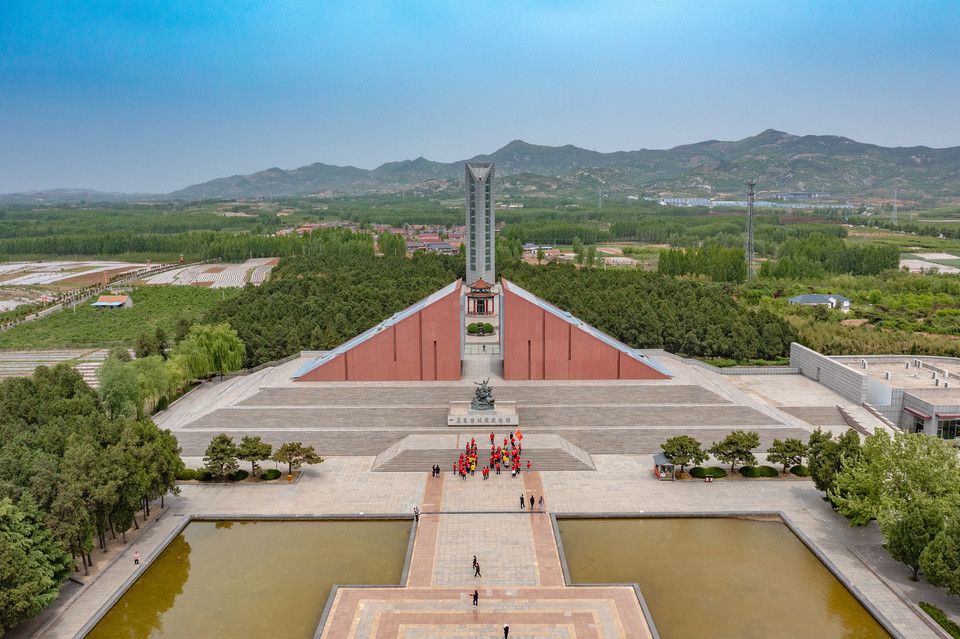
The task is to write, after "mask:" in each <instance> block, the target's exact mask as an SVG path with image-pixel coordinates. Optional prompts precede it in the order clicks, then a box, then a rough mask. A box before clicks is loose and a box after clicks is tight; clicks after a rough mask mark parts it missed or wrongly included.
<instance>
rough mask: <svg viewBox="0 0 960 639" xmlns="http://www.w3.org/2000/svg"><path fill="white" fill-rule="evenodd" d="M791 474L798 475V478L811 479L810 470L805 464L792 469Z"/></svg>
mask: <svg viewBox="0 0 960 639" xmlns="http://www.w3.org/2000/svg"><path fill="white" fill-rule="evenodd" d="M790 472H791V473H793V474H794V475H796V476H797V477H809V476H810V469H809V468H807V467H806V466H804V465H803V464H797V465H796V466H794V467H793V468H791V469H790Z"/></svg>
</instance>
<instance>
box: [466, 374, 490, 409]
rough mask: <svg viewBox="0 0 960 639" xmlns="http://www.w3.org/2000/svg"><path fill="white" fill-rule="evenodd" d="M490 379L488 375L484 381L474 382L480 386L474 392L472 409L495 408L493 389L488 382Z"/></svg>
mask: <svg viewBox="0 0 960 639" xmlns="http://www.w3.org/2000/svg"><path fill="white" fill-rule="evenodd" d="M489 381H490V378H489V377H488V378H487V379H485V380H483V381H482V382H474V384H476V385H477V386H479V388H478V389H477V390H476V392H475V393H474V396H473V401H472V402H471V403H470V410H493V403H494V399H493V389H492V388H490V387H489V386H487V382H489Z"/></svg>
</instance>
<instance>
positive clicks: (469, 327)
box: [467, 324, 480, 333]
mask: <svg viewBox="0 0 960 639" xmlns="http://www.w3.org/2000/svg"><path fill="white" fill-rule="evenodd" d="M479 330H480V327H479V326H477V325H476V324H468V325H467V332H468V333H476V332H478V331H479Z"/></svg>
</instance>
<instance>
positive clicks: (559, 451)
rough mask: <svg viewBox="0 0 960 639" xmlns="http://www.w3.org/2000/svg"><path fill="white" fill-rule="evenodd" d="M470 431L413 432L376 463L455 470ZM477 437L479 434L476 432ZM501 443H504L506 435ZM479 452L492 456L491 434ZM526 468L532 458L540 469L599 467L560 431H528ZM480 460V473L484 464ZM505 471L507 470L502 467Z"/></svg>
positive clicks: (399, 469) (389, 468)
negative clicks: (467, 433)
mask: <svg viewBox="0 0 960 639" xmlns="http://www.w3.org/2000/svg"><path fill="white" fill-rule="evenodd" d="M470 437H471V436H470V435H459V436H458V435H453V434H444V435H410V436H408V437H405V438H404V439H403V440H401V441H400V442H398V443H397V444H395V445H394V446H391V447H390V448H388V449H387V450H385V451H384V452H383V453H381V454H380V455H378V456H377V459H376V460H375V461H374V463H373V470H374V471H375V472H393V473H409V472H429V471H430V469H431V468H432V467H433V466H434V465H439V466H440V470H442V471H444V472H453V463H454V462H455V461H457V460H458V459H459V458H460V454H461V453H462V452H463V450H464V447H465V446H466V444H467V443H468V442H469V441H470ZM474 437H475V435H474ZM497 443H498V444H501V445H502V443H503V435H502V434H501V435H500V437H499V441H498V442H497ZM477 454H478V456H479V458H480V460H479V461H480V464H482V463H484V462H487V461H488V460H489V459H490V438H489V436H488V437H486V438H485V439H480V438H477ZM521 461H522V464H523V468H524V469H526V467H527V466H526V464H527V461H530V462H531V463H532V464H533V466H532V469H533V470H538V471H547V470H550V471H557V470H562V471H582V470H595V469H596V468H595V466H594V465H593V460H592V459H591V458H590V455H588V454H587V453H585V452H584V451H582V450H580V449H579V448H577V447H576V446H574V445H572V444H571V443H570V442H568V441H566V440H565V439H564V438H562V437H559V436H557V435H528V436H526V437H524V439H523V452H522V454H521ZM480 464H478V466H477V472H478V473H479V472H480V470H481V468H482V466H481V465H480ZM501 472H503V471H502V470H501Z"/></svg>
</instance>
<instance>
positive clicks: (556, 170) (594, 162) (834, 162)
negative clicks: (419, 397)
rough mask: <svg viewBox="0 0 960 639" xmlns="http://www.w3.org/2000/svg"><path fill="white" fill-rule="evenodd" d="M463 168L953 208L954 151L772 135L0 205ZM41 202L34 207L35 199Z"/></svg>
mask: <svg viewBox="0 0 960 639" xmlns="http://www.w3.org/2000/svg"><path fill="white" fill-rule="evenodd" d="M465 162H493V163H495V164H496V174H497V177H498V189H497V190H498V192H500V193H501V194H503V195H510V194H513V193H516V194H524V195H530V196H533V195H543V194H551V195H560V196H564V197H577V196H584V197H586V196H588V195H590V194H595V193H597V190H598V189H603V191H604V193H607V194H609V195H611V196H618V195H619V196H625V195H627V194H630V195H662V196H663V195H671V196H696V197H714V196H724V195H736V196H738V197H740V196H742V195H743V192H744V182H745V181H746V180H747V179H750V178H754V179H756V181H757V189H758V192H760V193H763V192H771V191H825V192H828V193H831V194H832V195H834V196H836V197H839V198H866V197H885V198H890V197H893V194H894V192H895V191H897V190H899V191H898V192H899V193H900V197H903V198H910V199H913V200H920V199H923V198H926V199H927V200H928V203H930V204H933V203H944V202H949V201H951V200H954V201H955V200H957V199H960V147H950V148H944V149H933V148H930V147H923V146H918V147H896V148H888V147H882V146H876V145H873V144H863V143H860V142H856V141H854V140H851V139H849V138H844V137H837V136H823V135H807V136H796V135H790V134H788V133H783V132H781V131H774V130H772V129H770V130H767V131H764V132H763V133H761V134H759V135H756V136H753V137H749V138H745V139H743V140H738V141H735V142H722V141H718V140H709V141H707V142H698V143H696V144H687V145H683V146H678V147H675V148H672V149H668V150H647V149H642V150H639V151H618V152H615V153H597V152H596V151H588V150H586V149H581V148H578V147H575V146H572V145H567V146H560V147H553V146H537V145H533V144H528V143H526V142H523V141H521V140H515V141H513V142H511V143H509V144H507V145H506V146H504V147H503V148H501V149H499V150H497V151H495V152H494V153H491V154H489V155H477V156H475V157H472V158H469V159H466V160H461V161H459V162H452V163H450V164H444V163H441V162H432V161H430V160H427V159H425V158H422V157H420V158H417V159H415V160H404V161H402V162H390V163H387V164H384V165H382V166H379V167H377V168H376V169H373V170H366V169H358V168H356V167H352V166H345V167H343V166H333V165H329V164H322V163H316V164H310V165H308V166H302V167H300V168H298V169H292V170H289V171H288V170H284V169H279V168H271V169H267V170H265V171H260V172H258V173H253V174H250V175H234V176H231V177H225V178H218V179H216V180H211V181H209V182H204V183H202V184H195V185H193V186H188V187H187V188H184V189H181V190H179V191H174V192H172V193H167V194H165V195H150V194H140V195H126V194H119V193H111V194H106V193H100V192H96V191H84V190H81V189H76V190H68V189H61V190H57V191H44V192H33V193H18V194H8V195H0V202H6V203H12V202H17V203H27V202H31V203H39V202H41V201H42V202H46V203H49V202H50V201H61V202H68V201H73V202H75V201H80V200H86V201H98V200H99V201H105V200H113V201H117V200H120V201H123V200H131V201H136V200H139V201H143V200H157V199H178V200H205V199H238V198H239V199H254V198H260V197H262V198H276V197H282V196H293V195H321V196H328V197H334V196H338V195H355V194H364V193H399V192H401V191H404V192H407V193H419V194H422V195H427V196H431V197H441V198H442V197H459V196H460V193H461V188H462V187H461V186H460V184H461V182H460V180H462V178H463V172H464V168H463V164H464V163H465ZM41 198H42V199H41Z"/></svg>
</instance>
